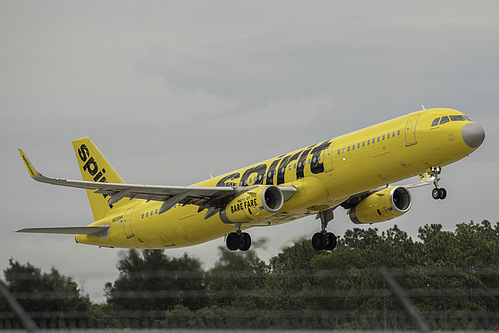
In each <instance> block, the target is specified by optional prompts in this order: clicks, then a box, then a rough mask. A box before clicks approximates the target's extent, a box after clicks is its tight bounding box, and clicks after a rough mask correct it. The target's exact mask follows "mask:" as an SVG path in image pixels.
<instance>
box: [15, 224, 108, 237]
mask: <svg viewBox="0 0 499 333" xmlns="http://www.w3.org/2000/svg"><path fill="white" fill-rule="evenodd" d="M108 229H109V226H103V227H63V228H25V229H21V230H18V231H17V232H29V233H38V234H65V235H96V234H100V233H103V232H106V231H107V230H108Z"/></svg>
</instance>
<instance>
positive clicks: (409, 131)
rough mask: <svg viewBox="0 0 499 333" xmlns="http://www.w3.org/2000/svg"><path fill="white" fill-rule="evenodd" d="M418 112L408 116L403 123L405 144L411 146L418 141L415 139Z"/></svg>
mask: <svg viewBox="0 0 499 333" xmlns="http://www.w3.org/2000/svg"><path fill="white" fill-rule="evenodd" d="M418 119H419V114H416V115H413V116H410V117H409V118H408V119H407V124H406V125H405V145H406V147H409V146H413V145H415V144H416V143H418V141H417V139H416V125H417V124H418Z"/></svg>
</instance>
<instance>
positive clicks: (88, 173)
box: [73, 137, 130, 221]
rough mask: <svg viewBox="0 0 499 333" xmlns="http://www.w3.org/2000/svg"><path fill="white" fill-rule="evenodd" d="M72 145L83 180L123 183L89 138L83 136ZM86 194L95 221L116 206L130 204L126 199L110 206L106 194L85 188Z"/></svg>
mask: <svg viewBox="0 0 499 333" xmlns="http://www.w3.org/2000/svg"><path fill="white" fill-rule="evenodd" d="M73 147H74V150H75V154H76V159H77V160H78V165H79V167H80V172H81V175H82V178H83V180H84V181H89V182H104V183H124V182H123V180H122V179H121V177H120V176H119V175H118V173H117V172H116V171H115V170H114V168H113V167H112V166H111V164H109V162H108V161H107V160H106V158H105V157H104V155H102V153H101V152H100V151H99V149H98V148H97V147H96V146H95V144H94V143H93V142H92V140H90V138H88V137H85V138H81V139H78V140H75V141H73ZM87 195H88V200H89V201H90V207H91V208H92V213H93V215H94V219H95V221H97V220H100V219H102V218H103V217H104V216H106V215H107V214H108V213H109V212H111V210H112V209H114V210H116V208H119V207H121V206H126V205H129V204H130V203H129V202H127V201H121V202H117V203H115V204H114V205H113V206H112V207H110V206H109V205H108V203H107V202H108V199H109V198H108V197H107V196H105V195H103V194H97V193H94V191H93V190H87Z"/></svg>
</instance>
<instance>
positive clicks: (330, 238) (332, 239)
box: [324, 232, 336, 251]
mask: <svg viewBox="0 0 499 333" xmlns="http://www.w3.org/2000/svg"><path fill="white" fill-rule="evenodd" d="M335 248H336V235H335V234H333V233H332V232H328V233H327V244H326V246H325V247H324V249H325V250H328V251H332V250H334V249H335Z"/></svg>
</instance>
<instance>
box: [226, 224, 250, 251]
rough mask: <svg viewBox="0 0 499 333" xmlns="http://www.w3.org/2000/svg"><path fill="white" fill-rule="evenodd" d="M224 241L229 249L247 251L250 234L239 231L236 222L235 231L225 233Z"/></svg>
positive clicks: (239, 227) (238, 225) (239, 226)
mask: <svg viewBox="0 0 499 333" xmlns="http://www.w3.org/2000/svg"><path fill="white" fill-rule="evenodd" d="M226 243H227V248H228V249H229V250H231V251H236V250H241V251H248V250H249V248H250V247H251V236H250V235H249V234H248V233H246V232H241V225H240V224H236V232H231V233H230V234H228V235H227V240H226Z"/></svg>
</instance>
